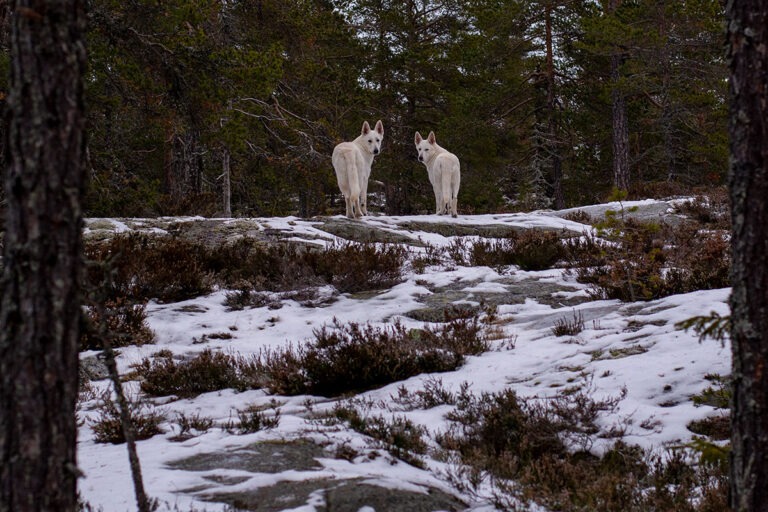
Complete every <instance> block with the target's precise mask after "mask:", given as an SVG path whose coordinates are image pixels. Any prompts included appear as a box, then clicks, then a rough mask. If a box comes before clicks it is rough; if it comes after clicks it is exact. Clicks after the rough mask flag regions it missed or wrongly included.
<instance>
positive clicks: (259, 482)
mask: <svg viewBox="0 0 768 512" xmlns="http://www.w3.org/2000/svg"><path fill="white" fill-rule="evenodd" d="M623 206H624V207H625V208H627V207H630V206H632V203H631V202H624V203H623ZM619 207H620V205H619V204H618V203H617V204H616V205H614V206H613V208H619ZM608 208H612V206H611V205H601V209H608ZM561 213H562V212H561ZM97 220H98V221H100V222H101V223H104V222H111V223H112V224H113V226H114V228H115V230H116V231H120V232H122V231H126V230H128V229H137V226H138V225H139V224H140V222H134V223H133V228H130V227H129V226H128V224H127V223H126V222H125V220H115V219H97ZM185 220H193V219H185ZM254 220H255V221H257V222H258V223H259V224H260V225H261V226H262V229H268V228H270V227H272V228H281V229H285V230H290V232H291V233H292V236H294V237H296V238H300V239H304V238H305V237H313V238H314V237H318V238H317V239H316V240H315V242H318V240H320V241H323V240H325V241H327V242H332V241H333V239H334V237H332V236H331V235H329V234H328V233H327V232H323V231H321V230H319V229H317V228H316V227H315V226H316V224H317V223H315V222H312V221H307V220H302V219H299V218H295V217H289V218H270V219H254ZM93 221H94V219H91V220H90V222H93ZM238 221H239V220H238V219H233V220H231V221H230V222H238ZM407 221H419V222H431V223H435V222H451V223H466V224H473V225H478V224H507V225H515V226H526V227H547V228H557V229H559V228H566V229H570V230H572V231H575V232H582V231H587V230H588V229H589V227H588V226H585V225H582V224H578V223H575V222H572V221H568V220H564V219H562V218H560V217H557V216H555V215H553V214H552V212H532V213H530V214H505V215H476V216H464V217H461V216H460V217H459V218H458V219H450V218H448V217H442V216H440V217H439V216H435V215H427V216H418V217H416V216H414V217H369V218H366V219H364V220H362V221H361V222H365V223H370V224H372V225H377V226H380V227H385V228H387V229H391V230H393V231H397V232H399V233H402V234H406V235H407V236H410V237H412V238H414V239H421V240H423V241H425V242H428V243H430V244H435V245H445V244H448V243H450V241H451V240H450V238H449V237H443V236H441V235H436V234H434V233H426V232H418V231H413V232H408V231H406V230H404V229H403V228H401V227H399V225H398V224H399V223H402V222H407ZM90 222H89V224H90ZM139 227H140V226H139ZM414 251H416V252H418V249H414ZM510 278H511V279H510ZM502 279H504V283H506V285H507V286H510V284H509V283H510V282H511V280H513V281H519V280H523V279H526V280H528V279H539V280H540V281H543V282H553V283H561V284H562V285H563V286H565V287H568V288H571V289H574V290H575V291H572V292H568V291H561V292H557V296H558V297H563V298H569V297H575V296H585V295H586V291H585V286H584V285H581V284H579V283H577V282H576V281H575V279H574V278H573V277H572V276H568V275H565V274H564V273H563V271H561V270H547V271H543V272H524V271H521V270H519V269H516V268H514V267H512V268H510V269H509V270H508V271H506V272H504V273H503V274H501V273H499V272H498V271H496V270H494V269H491V268H487V267H472V268H470V267H461V266H457V267H455V268H454V269H452V270H445V269H441V268H439V267H428V268H427V269H426V270H425V271H424V273H422V274H408V275H407V280H406V281H405V282H403V283H401V284H399V285H397V286H395V287H393V288H392V289H390V290H387V291H386V292H384V293H380V294H378V295H375V296H373V297H369V298H354V297H352V296H348V295H341V296H340V297H338V300H337V301H336V302H333V303H332V304H330V305H328V306H324V307H304V306H302V305H300V304H299V303H298V302H296V301H293V300H283V301H282V303H283V307H282V308H281V309H277V310H271V309H268V308H266V307H262V308H253V309H246V310H243V311H228V310H227V308H226V307H225V306H224V304H223V303H224V300H225V298H226V295H227V293H228V291H227V290H219V291H216V292H214V293H211V294H210V295H207V296H204V297H198V298H195V299H191V300H188V301H184V302H179V303H173V304H159V303H156V302H150V303H149V304H148V306H147V313H148V323H149V325H150V327H151V328H152V329H153V330H154V331H155V333H156V339H157V342H156V344H154V345H145V346H142V347H125V348H122V349H120V356H119V358H118V366H119V369H120V371H121V373H127V372H129V371H130V370H131V365H132V364H134V363H137V362H139V361H140V360H142V358H144V357H147V356H150V355H151V354H153V353H155V352H157V351H159V350H161V349H169V350H171V351H172V352H174V353H176V354H194V353H196V352H199V351H202V350H205V349H211V350H223V351H226V352H227V353H233V354H241V355H245V356H247V355H250V354H256V353H258V352H259V351H260V350H262V349H265V348H267V347H272V348H277V347H283V346H286V345H287V344H290V343H293V344H296V343H300V342H302V341H304V340H307V339H310V338H311V337H312V332H313V330H315V329H318V328H320V327H322V326H324V325H328V324H330V323H331V322H332V320H333V319H334V318H335V319H337V320H338V321H339V322H340V323H342V324H345V323H347V322H361V323H364V322H369V323H371V324H373V325H377V326H383V325H387V324H391V323H392V322H394V321H398V320H399V321H401V322H403V323H404V324H405V325H406V326H414V327H418V326H421V325H422V323H421V322H417V321H415V320H412V319H409V318H407V317H404V316H403V314H404V313H406V312H408V311H410V310H414V309H417V308H419V307H423V304H422V303H420V302H419V300H418V299H419V297H420V296H424V295H428V294H430V293H431V292H430V291H429V290H428V289H427V288H426V287H425V286H427V285H432V286H446V285H448V284H451V285H453V286H457V283H458V284H459V285H460V284H461V283H466V287H464V288H463V292H465V293H466V297H465V299H464V300H465V301H472V300H473V297H474V294H476V293H481V292H482V293H501V292H504V291H505V290H506V289H507V288H506V287H505V286H504V285H503V284H502V283H500V282H499V281H500V280H502ZM511 286H514V284H513V285H511ZM325 293H331V291H329V290H325ZM729 293H730V289H719V290H708V291H698V292H694V293H688V294H685V295H676V296H671V297H667V298H664V299H660V300H656V301H652V302H645V303H633V304H625V303H620V302H618V301H591V302H584V303H582V304H579V305H577V306H569V307H559V308H553V307H551V306H549V305H545V304H540V303H539V302H537V301H535V300H532V299H528V300H526V301H525V303H524V304H511V305H501V306H499V307H498V308H497V315H498V318H497V320H496V323H495V325H496V327H498V329H499V330H500V332H499V333H497V334H496V335H495V336H494V340H493V341H492V349H491V350H490V351H489V352H487V353H484V354H482V355H479V356H474V357H469V358H468V360H467V362H466V364H465V365H464V366H463V367H462V368H460V369H459V370H457V371H454V372H449V373H442V374H439V375H420V376H416V377H412V378H410V379H408V380H406V381H404V382H399V383H394V384H390V385H388V386H385V387H383V388H380V389H377V390H373V391H369V392H366V393H363V394H361V395H360V397H362V398H364V399H366V400H368V399H370V400H372V403H374V404H379V405H375V406H374V408H373V409H372V411H371V413H372V414H383V415H385V416H386V415H390V416H391V415H392V414H393V412H392V411H393V410H396V406H394V405H393V404H392V396H393V395H395V396H396V395H397V389H398V387H401V386H404V387H405V388H406V389H408V390H409V391H416V390H419V389H422V388H423V387H424V382H425V381H426V380H427V379H435V378H438V379H440V380H441V381H442V384H443V387H445V388H446V389H447V390H450V391H458V390H459V389H460V387H461V386H462V384H463V383H469V386H470V391H472V392H473V393H476V394H477V393H480V392H497V391H501V390H503V389H505V388H509V387H511V388H512V389H514V390H515V391H516V392H517V393H518V395H521V396H526V397H548V396H553V395H554V394H555V393H556V391H557V389H562V388H563V387H567V386H570V385H574V384H578V383H582V384H585V385H587V386H589V388H590V389H591V390H592V392H593V393H594V396H595V397H596V398H601V397H616V396H618V395H619V394H620V393H621V390H622V389H624V388H626V390H627V394H626V397H625V398H624V399H623V400H621V401H620V402H619V404H618V407H617V409H616V411H615V412H614V413H613V414H612V415H610V416H605V417H602V418H601V420H600V421H601V424H602V425H603V426H605V427H610V426H611V425H622V426H624V428H626V437H625V440H626V441H627V442H629V443H633V444H637V445H640V446H641V447H643V448H646V449H651V450H664V449H665V447H668V446H671V445H675V444H681V443H685V442H687V441H689V440H690V439H691V438H692V433H691V432H690V431H688V429H687V428H686V425H687V424H688V423H689V422H691V421H692V420H696V419H701V418H704V417H706V416H708V415H711V414H712V412H713V409H712V408H711V407H707V406H700V407H696V406H694V404H693V402H692V401H691V400H690V397H691V395H693V394H695V393H699V392H701V391H702V390H703V389H704V388H706V387H707V386H708V385H709V384H708V382H707V381H706V380H705V379H704V377H705V375H708V374H721V375H727V374H728V373H729V372H730V347H729V344H728V343H727V342H726V343H725V344H720V343H719V342H715V341H711V340H709V341H703V342H700V341H699V339H698V337H697V336H696V335H695V334H694V333H692V332H685V331H682V330H679V329H677V328H676V327H675V324H676V323H678V322H680V321H682V320H685V319H688V318H689V317H691V316H695V315H705V314H709V313H710V312H712V311H714V312H717V313H719V314H723V315H725V314H728V306H727V301H728V296H729ZM578 314H580V315H581V317H582V318H583V320H584V324H585V329H584V330H583V331H582V332H580V333H579V334H577V335H575V336H564V337H557V336H555V335H554V334H553V333H552V327H553V326H554V325H555V322H556V321H557V320H559V319H571V318H574V317H575V315H578ZM212 333H229V334H231V335H232V336H233V338H232V339H211V338H208V339H207V341H206V342H205V343H195V341H196V340H197V341H199V340H202V339H204V337H205V336H206V335H210V334H212ZM91 354H92V353H91ZM87 355H89V354H88V353H84V354H83V356H84V357H85V356H87ZM94 385H95V387H96V388H97V390H105V389H108V387H109V386H108V383H107V382H106V381H100V382H96V383H94ZM125 388H126V390H127V391H128V393H129V395H131V396H135V395H136V394H137V393H138V384H137V383H136V382H128V383H126V384H125ZM272 400H277V402H278V403H279V408H280V410H281V420H280V424H279V426H278V427H277V428H275V429H271V430H265V431H261V432H258V433H255V434H247V435H233V434H229V433H227V432H226V431H224V430H222V429H220V428H217V427H214V428H211V429H210V430H209V431H208V432H206V433H204V434H201V435H199V436H197V437H193V438H191V439H189V440H186V441H183V442H177V441H171V439H170V438H171V437H173V436H174V435H175V434H176V432H174V430H173V429H172V428H171V424H165V425H164V428H165V430H166V434H163V435H157V436H155V437H153V438H151V439H147V440H144V441H140V442H138V452H139V457H140V460H141V464H142V472H143V475H144V482H145V485H146V489H147V492H148V494H149V495H150V496H151V497H153V498H158V499H159V500H160V501H161V502H167V503H169V504H170V505H171V507H172V506H173V505H178V506H179V507H180V510H184V509H185V508H186V509H187V510H188V509H189V507H192V506H194V507H197V508H199V509H202V508H205V509H206V510H209V511H214V510H224V505H221V504H216V503H210V502H204V501H201V499H200V497H199V496H196V495H195V494H194V493H193V492H190V491H187V492H183V491H185V490H189V489H194V488H195V487H197V486H201V485H203V484H205V485H206V486H211V485H212V482H211V481H210V480H204V478H203V477H205V476H210V475H207V473H205V472H194V471H186V470H180V469H172V468H170V467H169V466H168V463H169V462H171V461H176V460H179V459H183V458H186V457H190V456H192V455H195V454H200V453H211V452H217V451H227V450H234V449H238V448H243V447H246V446H248V445H251V444H253V443H254V442H258V441H265V440H290V439H298V438H307V439H313V440H315V441H318V442H320V443H321V444H323V445H330V446H334V445H335V446H338V445H339V444H343V443H348V444H350V445H351V446H353V447H356V448H357V449H358V450H362V451H364V450H373V449H375V443H374V444H372V442H371V440H370V439H366V438H365V436H362V435H361V434H359V433H357V432H354V431H352V430H349V429H345V428H342V427H341V426H339V425H336V426H333V427H328V426H322V425H319V424H318V422H317V421H313V420H312V419H311V418H310V417H309V415H308V414H307V410H306V403H307V400H310V401H312V402H315V404H314V405H313V408H314V410H329V409H330V408H332V407H333V404H334V403H335V401H333V400H327V399H324V398H322V397H306V396H304V397H282V396H272V395H268V394H267V393H265V392H264V391H262V390H251V391H245V392H235V391H233V390H223V391H219V392H212V393H206V394H203V395H200V396H198V397H195V398H191V399H180V400H171V399H168V398H165V399H158V400H157V403H159V404H163V405H161V406H160V408H161V409H163V410H165V412H166V413H167V416H168V418H169V419H172V418H173V417H174V416H175V413H184V414H186V415H193V414H200V415H203V416H206V417H210V418H213V419H214V420H215V422H216V424H217V425H220V424H222V423H224V422H226V421H228V420H229V419H230V418H231V417H232V416H233V415H234V416H236V414H237V412H236V410H237V409H243V408H244V407H245V406H246V405H249V404H256V405H267V404H269V403H270V401H272ZM386 404H389V406H391V407H389V409H388V406H387V405H386ZM84 405H85V407H83V409H82V410H81V412H80V416H81V419H86V418H95V417H96V416H97V412H96V411H95V410H93V409H91V408H90V406H92V405H93V404H90V405H89V404H84ZM448 410H450V407H449V406H441V407H436V408H434V409H430V410H414V411H397V412H396V414H397V415H398V416H405V417H407V418H409V419H410V420H411V421H414V422H416V423H418V424H421V425H423V426H425V427H426V428H427V429H428V431H429V432H430V435H431V436H434V435H435V434H438V433H440V432H444V431H445V430H446V429H447V428H448V425H449V423H448V421H447V420H446V419H445V414H446V412H448ZM612 442H613V441H612V440H605V439H599V438H596V439H594V444H593V446H592V449H593V450H594V451H595V452H599V451H600V450H601V449H603V448H605V447H606V446H608V445H609V444H611V443H612ZM317 461H318V463H319V464H320V465H321V466H322V469H319V470H311V471H301V470H296V471H290V472H283V473H279V474H265V473H250V472H247V471H243V470H217V471H216V475H218V476H239V477H243V478H244V481H243V482H241V483H238V484H236V485H229V486H227V491H228V492H229V491H236V490H238V489H252V488H255V487H259V486H267V485H271V484H274V483H276V482H277V481H278V480H279V481H286V480H290V481H294V480H303V479H316V478H320V477H329V478H335V479H346V478H360V479H362V481H365V482H370V483H375V484H376V485H380V486H385V487H393V488H398V489H407V490H415V491H417V492H426V489H427V487H435V488H438V489H441V490H443V491H444V492H447V493H449V494H452V495H457V496H460V497H461V498H462V499H464V500H465V501H466V502H468V503H469V504H470V509H471V510H474V511H481V510H484V511H487V510H493V507H492V506H491V505H490V504H489V503H488V502H487V501H484V500H483V499H482V498H478V497H469V496H461V495H460V494H458V491H456V490H455V489H453V488H452V487H451V486H450V485H449V483H448V481H447V480H446V478H445V477H444V475H445V471H446V469H447V466H446V464H445V463H444V462H439V461H435V460H431V459H429V458H427V459H426V464H427V468H426V469H419V468H416V467H413V466H410V465H408V464H406V463H404V462H399V461H393V460H392V459H391V458H390V457H388V456H382V457H378V458H369V457H365V456H360V457H357V458H356V459H354V460H353V461H347V460H339V459H335V458H333V457H332V453H329V454H328V456H327V457H321V458H318V459H317ZM78 464H79V467H80V468H81V470H82V471H83V473H84V476H83V477H82V478H81V479H80V481H79V490H80V493H81V494H82V497H83V499H85V500H87V501H88V502H90V504H91V505H93V506H95V507H103V509H104V510H105V511H109V512H112V511H116V512H120V511H124V510H125V511H127V510H134V509H135V505H134V495H133V487H132V482H131V477H130V471H129V467H128V458H127V454H126V450H125V446H124V445H111V444H98V443H95V442H94V436H93V433H92V431H91V429H90V427H89V424H88V422H87V421H85V422H84V424H83V425H82V426H81V428H80V434H79V439H78ZM321 503H322V498H320V497H317V496H316V497H315V499H314V505H319V504H321ZM296 510H306V511H312V510H315V506H313V502H312V500H310V502H309V503H308V504H307V505H305V506H303V507H301V508H299V509H296ZM361 510H362V509H361Z"/></svg>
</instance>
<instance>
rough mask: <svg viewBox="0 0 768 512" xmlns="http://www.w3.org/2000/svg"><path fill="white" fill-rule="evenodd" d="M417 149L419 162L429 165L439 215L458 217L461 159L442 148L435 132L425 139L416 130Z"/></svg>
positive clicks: (428, 170) (428, 171)
mask: <svg viewBox="0 0 768 512" xmlns="http://www.w3.org/2000/svg"><path fill="white" fill-rule="evenodd" d="M414 141H415V142H416V150H417V151H418V152H419V162H423V163H424V165H426V166H427V174H428V175H429V182H430V183H432V189H433V190H434V191H435V209H436V212H435V213H437V214H438V215H442V214H443V213H448V211H449V210H450V212H451V216H452V217H456V199H457V196H458V195H459V184H460V183H461V171H460V169H459V159H458V158H457V157H456V155H454V154H453V153H451V152H450V151H447V150H446V149H443V148H441V147H440V146H438V145H437V142H436V141H435V132H429V136H428V137H427V138H426V140H425V139H422V138H421V134H420V133H419V132H416V138H415V140H414Z"/></svg>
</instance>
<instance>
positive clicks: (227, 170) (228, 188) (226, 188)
mask: <svg viewBox="0 0 768 512" xmlns="http://www.w3.org/2000/svg"><path fill="white" fill-rule="evenodd" d="M221 160H222V167H223V168H224V169H223V171H224V172H223V174H222V177H221V179H222V180H223V183H222V189H223V193H222V194H223V196H224V216H225V217H231V216H232V175H231V166H230V154H229V150H228V149H227V148H224V149H223V150H222V155H221Z"/></svg>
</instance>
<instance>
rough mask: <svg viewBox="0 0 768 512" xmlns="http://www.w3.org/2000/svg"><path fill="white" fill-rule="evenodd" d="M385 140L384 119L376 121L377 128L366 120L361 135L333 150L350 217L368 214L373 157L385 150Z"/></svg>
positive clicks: (337, 173)
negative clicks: (383, 143) (382, 147)
mask: <svg viewBox="0 0 768 512" xmlns="http://www.w3.org/2000/svg"><path fill="white" fill-rule="evenodd" d="M383 140H384V125H383V124H382V123H381V121H379V122H377V123H376V127H375V128H374V129H373V130H371V126H370V125H369V124H368V121H365V122H364V123H363V129H362V130H361V132H360V136H359V137H358V138H356V139H355V140H353V141H352V142H342V143H341V144H339V145H338V146H336V147H335V148H334V149H333V157H332V158H331V162H332V163H333V169H334V170H335V171H336V180H337V181H338V182H339V189H340V190H341V193H342V194H343V195H344V201H345V202H346V205H347V217H349V218H350V219H352V218H359V217H361V216H362V215H368V208H367V206H366V203H367V199H368V178H370V176H371V164H373V157H374V156H376V155H378V154H379V152H380V151H381V142H382V141H383Z"/></svg>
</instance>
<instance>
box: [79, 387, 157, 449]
mask: <svg viewBox="0 0 768 512" xmlns="http://www.w3.org/2000/svg"><path fill="white" fill-rule="evenodd" d="M128 404H129V414H130V418H131V423H132V424H133V431H134V435H135V436H136V440H137V441H140V440H143V439H149V438H150V437H152V436H155V435H157V434H162V433H163V430H162V429H161V428H160V424H161V423H162V422H163V421H165V414H164V413H163V412H161V411H158V410H156V409H155V408H154V407H153V406H151V405H149V404H148V403H146V402H144V401H135V400H129V401H128ZM90 426H91V430H93V433H94V435H95V441H96V442H97V443H112V444H120V443H124V442H125V435H124V434H123V422H122V419H121V416H120V411H119V409H118V407H117V404H116V403H115V402H114V401H113V400H112V399H111V397H110V395H109V393H105V394H104V395H102V398H101V408H100V410H99V417H98V418H97V419H95V420H91V421H90Z"/></svg>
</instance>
